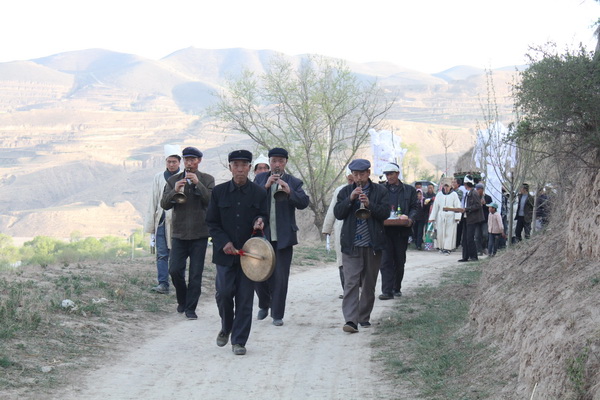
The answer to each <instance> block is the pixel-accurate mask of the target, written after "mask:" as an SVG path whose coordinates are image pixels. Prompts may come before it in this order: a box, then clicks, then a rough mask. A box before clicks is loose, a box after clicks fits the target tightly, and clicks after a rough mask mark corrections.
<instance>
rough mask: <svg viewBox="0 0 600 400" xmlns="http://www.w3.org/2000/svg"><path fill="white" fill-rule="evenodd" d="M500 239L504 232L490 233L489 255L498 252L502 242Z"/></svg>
mask: <svg viewBox="0 0 600 400" xmlns="http://www.w3.org/2000/svg"><path fill="white" fill-rule="evenodd" d="M500 239H502V234H500V233H488V255H490V256H495V255H496V252H497V251H498V246H499V244H500Z"/></svg>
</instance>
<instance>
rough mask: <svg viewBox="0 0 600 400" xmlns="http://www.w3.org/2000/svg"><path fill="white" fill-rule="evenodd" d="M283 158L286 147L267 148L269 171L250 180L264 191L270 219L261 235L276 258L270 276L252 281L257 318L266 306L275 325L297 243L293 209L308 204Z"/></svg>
mask: <svg viewBox="0 0 600 400" xmlns="http://www.w3.org/2000/svg"><path fill="white" fill-rule="evenodd" d="M287 161H288V152H287V150H285V149H282V148H274V149H271V150H269V164H270V167H271V171H270V172H263V173H262V174H258V175H257V176H256V178H255V179H254V182H255V183H256V184H257V185H259V186H263V187H264V188H265V189H266V190H267V196H268V198H269V200H268V202H267V203H268V207H269V221H270V222H269V228H267V229H266V230H265V234H266V236H267V238H268V239H269V240H270V241H271V244H272V245H273V249H274V250H275V257H276V264H275V271H274V272H273V275H271V277H270V278H269V279H268V280H266V281H265V282H260V283H257V284H256V294H257V295H258V307H259V310H258V319H259V320H262V319H265V318H266V317H267V315H268V311H269V308H270V309H271V317H272V318H273V325H275V326H281V325H283V316H284V314H285V302H286V298H287V292H288V281H289V277H290V265H291V264H292V256H293V254H294V247H293V246H295V245H297V244H298V237H297V235H296V232H298V225H296V210H303V209H305V208H306V207H308V203H309V198H308V195H307V194H306V193H304V190H303V189H302V185H303V182H302V181H301V180H300V179H298V178H296V177H294V176H293V175H290V174H289V173H287V171H286V170H285V167H286V165H287Z"/></svg>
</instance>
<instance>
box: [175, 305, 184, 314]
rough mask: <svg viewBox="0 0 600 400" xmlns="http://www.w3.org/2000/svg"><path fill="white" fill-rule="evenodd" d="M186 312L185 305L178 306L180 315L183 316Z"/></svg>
mask: <svg viewBox="0 0 600 400" xmlns="http://www.w3.org/2000/svg"><path fill="white" fill-rule="evenodd" d="M184 311H185V306H184V305H183V304H177V312H178V313H179V314H183V312H184Z"/></svg>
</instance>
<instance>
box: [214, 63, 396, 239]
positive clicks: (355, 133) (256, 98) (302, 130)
mask: <svg viewBox="0 0 600 400" xmlns="http://www.w3.org/2000/svg"><path fill="white" fill-rule="evenodd" d="M392 105H393V100H387V99H386V96H385V95H384V93H383V91H382V90H381V89H380V88H379V87H378V85H377V82H361V81H359V79H358V78H357V77H356V76H355V75H354V74H353V73H352V72H351V71H350V70H349V68H348V67H347V66H346V64H345V62H343V61H341V60H332V59H327V58H324V57H317V56H310V57H307V58H305V59H302V60H301V61H300V63H299V65H298V66H294V65H293V64H292V63H291V62H290V61H288V60H286V59H284V57H283V56H278V57H274V58H273V59H272V60H271V62H270V65H269V68H268V70H267V72H266V73H265V74H264V75H262V76H255V75H254V74H253V73H251V72H249V71H245V72H244V73H243V75H242V76H241V77H240V78H238V79H235V80H231V81H229V82H228V85H227V90H226V91H225V92H223V93H221V94H220V95H219V101H218V102H217V105H216V106H215V107H214V108H213V109H212V110H211V114H212V115H214V116H216V117H217V118H219V119H221V120H222V121H224V122H226V123H227V124H228V126H229V128H230V129H232V130H234V131H238V132H242V133H245V134H246V135H248V136H249V137H250V138H251V139H252V140H253V141H254V142H256V143H257V144H258V145H259V146H261V147H263V148H265V149H269V148H272V147H284V148H286V149H287V150H288V151H289V153H290V161H289V164H288V167H289V169H290V170H291V172H292V173H293V174H295V175H297V176H298V177H299V178H300V179H302V180H303V181H304V183H305V185H306V186H305V187H306V190H307V192H308V193H309V195H310V197H311V202H310V205H309V207H310V209H311V210H312V211H313V213H314V223H315V225H316V226H317V227H318V228H320V227H321V225H322V223H323V220H324V216H325V213H326V211H327V206H328V202H329V200H330V198H331V191H332V190H333V188H334V187H335V186H336V185H337V184H338V182H340V180H341V179H340V178H341V177H342V175H343V170H344V168H345V167H346V166H347V165H348V163H349V162H350V161H351V160H352V159H353V158H354V157H355V156H356V154H357V152H358V151H359V149H360V148H361V147H362V146H363V145H364V144H365V142H366V141H367V140H368V138H369V133H368V130H369V128H378V127H379V126H380V125H381V124H382V122H383V120H384V118H385V116H386V114H387V112H388V111H389V109H390V108H391V107H392Z"/></svg>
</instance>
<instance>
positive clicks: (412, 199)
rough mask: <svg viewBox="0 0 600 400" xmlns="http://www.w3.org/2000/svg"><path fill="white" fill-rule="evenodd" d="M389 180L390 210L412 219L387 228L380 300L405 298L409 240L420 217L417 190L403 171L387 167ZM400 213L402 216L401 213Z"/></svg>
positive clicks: (386, 184)
mask: <svg viewBox="0 0 600 400" xmlns="http://www.w3.org/2000/svg"><path fill="white" fill-rule="evenodd" d="M383 173H384V174H385V177H386V179H387V182H386V183H385V188H386V190H387V191H388V194H389V205H388V207H389V208H388V209H389V210H394V211H395V212H397V213H398V215H399V217H400V218H403V219H408V226H386V227H385V236H386V245H385V249H384V250H383V256H382V259H381V294H380V295H379V299H380V300H389V299H393V298H394V296H396V297H400V296H402V279H404V265H405V264H406V249H407V248H408V237H409V236H410V235H411V234H412V228H411V226H412V224H413V221H414V220H415V218H416V216H417V206H418V204H417V190H416V189H415V188H414V187H412V186H411V185H407V184H406V183H402V181H401V180H400V167H399V166H398V164H396V163H388V164H387V165H385V166H384V167H383ZM398 211H399V212H398Z"/></svg>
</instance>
